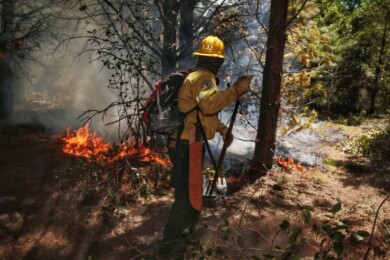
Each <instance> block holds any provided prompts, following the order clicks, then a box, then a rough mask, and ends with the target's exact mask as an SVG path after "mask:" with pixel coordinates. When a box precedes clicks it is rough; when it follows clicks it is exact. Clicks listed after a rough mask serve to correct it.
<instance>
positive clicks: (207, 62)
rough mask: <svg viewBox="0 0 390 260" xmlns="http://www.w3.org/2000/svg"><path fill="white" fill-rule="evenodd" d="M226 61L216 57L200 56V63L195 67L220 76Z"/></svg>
mask: <svg viewBox="0 0 390 260" xmlns="http://www.w3.org/2000/svg"><path fill="white" fill-rule="evenodd" d="M223 61H224V59H222V58H215V57H206V56H198V61H197V62H196V65H195V67H200V68H205V69H208V70H210V71H211V72H212V73H213V74H214V75H217V74H218V71H219V68H220V67H221V65H222V63H223Z"/></svg>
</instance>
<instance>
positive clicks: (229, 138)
mask: <svg viewBox="0 0 390 260" xmlns="http://www.w3.org/2000/svg"><path fill="white" fill-rule="evenodd" d="M220 134H221V135H222V138H223V142H224V145H226V147H229V146H230V145H231V144H232V142H233V139H234V136H233V134H232V133H228V128H227V127H225V128H223V129H222V130H221V132H220Z"/></svg>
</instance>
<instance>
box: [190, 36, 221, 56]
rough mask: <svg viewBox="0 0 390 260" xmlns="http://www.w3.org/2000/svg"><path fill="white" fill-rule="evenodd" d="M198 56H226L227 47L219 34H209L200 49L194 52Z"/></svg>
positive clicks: (201, 43)
mask: <svg viewBox="0 0 390 260" xmlns="http://www.w3.org/2000/svg"><path fill="white" fill-rule="evenodd" d="M193 54H194V55H197V56H206V57H216V58H222V59H224V58H225V47H224V45H223V42H222V41H221V40H220V39H219V38H218V37H217V36H207V37H206V38H204V39H203V40H202V41H201V42H200V44H199V49H198V51H196V52H194V53H193Z"/></svg>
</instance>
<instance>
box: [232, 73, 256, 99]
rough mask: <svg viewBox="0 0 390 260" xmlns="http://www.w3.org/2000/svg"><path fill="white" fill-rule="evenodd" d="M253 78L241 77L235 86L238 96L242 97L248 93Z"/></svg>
mask: <svg viewBox="0 0 390 260" xmlns="http://www.w3.org/2000/svg"><path fill="white" fill-rule="evenodd" d="M252 78H253V77H252V76H241V77H240V78H239V79H238V80H237V81H236V83H234V84H233V87H234V88H235V89H236V92H237V96H238V97H239V96H242V95H244V94H245V93H248V92H249V91H250V90H251V89H250V84H251V80H252Z"/></svg>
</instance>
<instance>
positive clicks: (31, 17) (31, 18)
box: [0, 0, 61, 119]
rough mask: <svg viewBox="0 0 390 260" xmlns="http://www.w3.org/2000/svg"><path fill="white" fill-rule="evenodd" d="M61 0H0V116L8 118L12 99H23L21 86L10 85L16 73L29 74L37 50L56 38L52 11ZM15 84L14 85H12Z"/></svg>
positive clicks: (0, 117) (10, 114)
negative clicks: (54, 0)
mask: <svg viewBox="0 0 390 260" xmlns="http://www.w3.org/2000/svg"><path fill="white" fill-rule="evenodd" d="M60 2H61V1H58V2H55V3H52V1H49V0H42V1H28V0H25V1H16V0H2V1H0V8H1V10H0V14H1V26H0V27H1V29H0V66H1V69H0V119H9V118H11V116H12V113H13V110H14V101H15V100H14V99H15V98H19V99H21V100H22V101H23V99H24V86H23V85H22V84H17V86H16V87H15V86H13V85H14V84H13V81H14V80H15V78H16V76H27V77H29V76H30V68H31V67H32V66H33V65H36V64H37V63H39V61H38V58H37V57H36V56H35V54H36V51H37V50H42V49H45V48H46V44H47V43H48V42H50V41H51V40H52V39H53V38H54V37H55V32H54V28H55V22H53V16H52V14H53V12H52V11H53V10H55V9H51V8H53V7H55V6H56V5H59V4H60ZM13 87H15V88H13Z"/></svg>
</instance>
